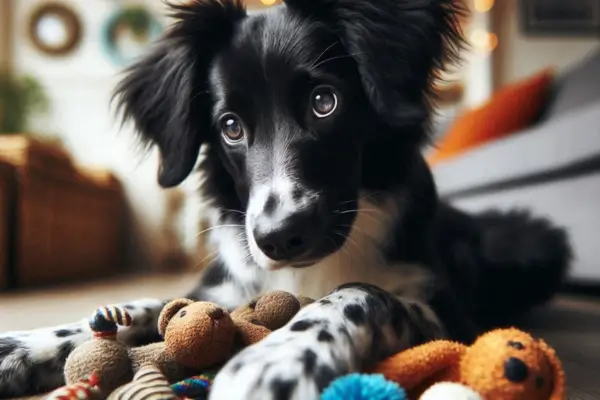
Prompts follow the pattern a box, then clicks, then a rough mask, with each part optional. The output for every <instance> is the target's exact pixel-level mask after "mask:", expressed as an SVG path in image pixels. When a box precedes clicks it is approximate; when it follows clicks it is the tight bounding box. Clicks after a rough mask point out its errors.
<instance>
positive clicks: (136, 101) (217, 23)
mask: <svg viewBox="0 0 600 400" xmlns="http://www.w3.org/2000/svg"><path fill="white" fill-rule="evenodd" d="M169 6H170V7H171V9H172V14H171V17H173V18H174V23H173V25H172V26H171V28H170V29H169V30H168V31H167V32H166V33H165V34H164V36H163V37H162V38H161V39H159V40H158V41H157V43H155V48H154V49H153V50H152V51H150V52H149V54H148V55H146V56H145V57H143V58H142V59H141V60H140V61H138V62H137V63H135V64H133V65H132V66H131V67H130V68H128V69H127V71H126V76H125V77H124V79H123V80H122V81H121V82H120V83H119V85H118V86H117V88H116V90H115V99H117V110H118V111H119V112H120V113H121V115H122V117H123V120H124V121H126V120H129V119H131V120H132V121H133V122H134V123H135V128H136V130H137V132H138V133H139V135H140V138H141V140H142V142H143V143H145V144H147V145H157V146H158V149H159V151H160V155H161V163H160V169H159V173H158V182H159V184H160V185H161V186H163V187H171V186H175V185H178V184H179V183H181V182H182V181H183V180H184V179H185V178H186V177H187V176H188V175H189V174H190V172H191V171H192V169H193V168H194V166H195V164H196V161H197V158H198V153H199V151H200V146H201V145H202V142H203V141H204V140H205V139H206V135H207V134H208V132H209V131H210V129H211V110H210V93H209V92H208V78H209V76H208V75H209V68H210V65H211V63H212V61H213V58H214V57H215V55H216V53H217V52H218V51H219V50H220V49H221V48H222V47H223V46H224V45H225V44H227V43H228V41H229V40H230V39H231V37H232V35H233V32H234V29H235V26H236V24H237V22H239V21H240V20H241V19H243V18H244V17H245V16H246V11H245V9H244V7H243V6H242V4H241V1H240V0H191V1H188V2H186V3H184V4H178V5H175V4H169Z"/></svg>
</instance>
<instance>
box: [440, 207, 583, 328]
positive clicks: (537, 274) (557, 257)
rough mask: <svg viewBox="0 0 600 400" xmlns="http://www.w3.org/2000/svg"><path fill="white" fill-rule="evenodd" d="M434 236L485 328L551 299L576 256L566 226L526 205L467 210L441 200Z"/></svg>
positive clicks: (453, 278)
mask: <svg viewBox="0 0 600 400" xmlns="http://www.w3.org/2000/svg"><path fill="white" fill-rule="evenodd" d="M436 241H437V243H436V244H437V249H438V251H439V255H440V256H441V260H440V261H441V262H442V263H443V264H444V265H445V268H446V269H447V271H448V273H449V276H448V278H449V279H450V281H451V283H452V284H453V286H454V287H455V288H456V289H457V290H458V291H459V296H460V297H462V300H463V302H464V303H465V305H466V307H467V309H468V310H469V311H470V312H471V314H472V315H473V316H474V317H475V322H476V323H478V325H480V326H481V327H483V328H490V327H493V326H500V325H506V324H512V323H513V322H514V321H515V318H517V317H518V316H519V315H520V314H523V313H525V312H527V311H529V310H530V309H531V308H533V307H534V306H537V305H540V304H543V303H545V302H547V301H548V300H550V299H551V298H552V296H553V295H554V294H555V293H556V292H557V291H558V290H559V289H560V288H561V285H562V283H563V282H564V279H565V277H566V274H567V272H568V269H569V265H570V263H571V259H572V251H571V245H570V243H569V239H568V235H567V233H566V232H565V230H564V229H561V228H559V227H556V226H554V225H553V224H552V223H551V222H550V221H549V220H547V219H545V218H538V217H533V216H531V215H530V214H529V212H527V211H522V210H515V211H509V212H505V213H503V212H499V211H487V212H483V213H480V214H475V215H469V214H467V213H464V212H462V211H460V210H457V209H455V208H452V207H450V206H448V205H443V206H442V207H441V209H440V214H439V225H438V229H437V235H436Z"/></svg>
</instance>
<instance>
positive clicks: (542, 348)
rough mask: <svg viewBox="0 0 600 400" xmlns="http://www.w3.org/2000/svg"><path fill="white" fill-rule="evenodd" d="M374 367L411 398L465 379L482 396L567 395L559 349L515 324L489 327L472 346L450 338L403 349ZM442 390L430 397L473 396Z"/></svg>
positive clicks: (521, 399) (548, 399) (511, 399)
mask: <svg viewBox="0 0 600 400" xmlns="http://www.w3.org/2000/svg"><path fill="white" fill-rule="evenodd" d="M369 372H373V373H381V374H383V375H384V376H385V377H386V378H387V379H389V380H392V381H394V382H397V383H398V384H399V385H400V386H402V387H403V388H404V389H405V390H406V391H407V393H408V398H409V399H411V400H412V399H415V400H416V399H419V398H420V396H421V394H424V392H425V391H426V390H427V389H429V388H431V387H432V386H433V385H434V384H436V383H440V382H454V383H460V384H463V385H465V386H466V387H468V388H470V389H471V390H472V391H474V392H475V393H477V394H479V395H480V396H481V398H483V399H492V400H562V399H564V398H565V376H564V372H563V369H562V366H561V363H560V361H559V359H558V357H557V356H556V353H555V352H554V350H553V349H552V348H550V347H549V346H548V345H547V344H546V343H545V342H544V341H542V340H536V339H534V338H533V337H531V335H529V334H527V333H525V332H523V331H521V330H518V329H515V328H510V329H498V330H494V331H491V332H488V333H486V334H484V335H482V336H480V337H479V338H478V339H477V340H476V341H475V343H473V345H471V346H469V347H467V346H465V345H462V344H459V343H454V342H451V341H443V340H440V341H432V342H429V343H426V344H423V345H421V346H417V347H413V348H411V349H408V350H405V351H403V352H400V353H398V354H396V355H394V356H392V357H390V358H388V359H387V360H384V361H383V362H381V363H379V364H378V365H376V367H375V368H374V369H373V370H372V371H369ZM452 387H453V388H454V389H456V387H455V386H452ZM442 389H443V387H442V388H440V387H438V388H436V389H435V391H433V390H432V391H430V392H429V393H428V394H427V395H428V396H429V399H438V398H443V399H447V400H453V399H454V398H456V399H469V398H470V397H464V396H463V397H460V396H458V397H452V396H451V393H452V391H451V390H449V393H448V394H447V395H446V396H443V395H441V394H440V391H441V390H442ZM454 389H452V390H454ZM436 393H437V397H434V395H436ZM463 394H464V393H463ZM440 396H441V397H440ZM471 397H472V396H471Z"/></svg>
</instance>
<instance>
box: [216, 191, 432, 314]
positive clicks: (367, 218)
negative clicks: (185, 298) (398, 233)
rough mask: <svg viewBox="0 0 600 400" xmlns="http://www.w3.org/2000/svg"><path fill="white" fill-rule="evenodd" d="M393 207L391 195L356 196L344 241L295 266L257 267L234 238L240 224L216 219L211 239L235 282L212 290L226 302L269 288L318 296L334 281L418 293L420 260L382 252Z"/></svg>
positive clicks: (424, 276) (424, 279) (422, 280)
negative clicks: (393, 258) (390, 257)
mask: <svg viewBox="0 0 600 400" xmlns="http://www.w3.org/2000/svg"><path fill="white" fill-rule="evenodd" d="M397 210H398V207H397V200H396V199H393V198H392V197H390V198H389V199H388V201H386V202H384V203H383V204H377V205H376V204H374V203H372V202H369V201H367V200H361V201H360V202H359V207H358V212H357V217H356V219H355V221H354V223H353V225H352V228H351V230H350V233H349V234H348V237H347V239H346V242H345V244H344V246H343V247H342V248H341V249H340V250H338V251H336V252H335V253H333V254H331V255H330V256H328V257H326V258H325V259H323V260H322V261H320V262H319V263H318V264H316V265H313V266H311V267H307V268H301V269H297V268H283V269H280V270H277V271H267V270H264V269H261V268H260V267H258V266H257V265H256V264H255V263H254V262H253V261H252V259H251V256H250V253H249V251H248V249H247V246H245V245H244V243H243V241H242V240H240V238H241V235H243V234H244V233H243V232H244V229H243V227H241V226H231V225H227V224H225V225H221V227H219V228H217V229H214V230H212V232H211V242H212V243H213V244H214V245H215V246H216V247H217V251H218V253H219V255H220V258H221V259H222V260H223V261H224V262H225V264H226V266H227V268H228V270H229V272H230V274H231V276H232V277H233V278H234V279H235V281H236V282H237V283H238V284H239V285H240V286H241V287H240V286H237V287H235V286H234V285H232V284H230V285H224V286H223V287H222V288H220V289H217V288H215V289H217V291H218V292H219V294H216V293H215V297H220V298H219V299H217V300H220V301H224V302H226V303H228V304H229V303H230V299H229V297H231V296H233V295H234V293H235V295H236V296H241V297H244V299H242V300H243V301H246V300H247V299H248V298H249V297H253V296H254V295H257V294H260V293H264V292H267V291H270V290H286V291H289V292H291V293H294V294H301V295H304V296H309V297H312V298H321V297H323V296H325V295H327V294H328V293H329V292H331V291H332V290H333V289H334V288H336V287H337V286H339V285H342V284H345V283H351V282H361V283H370V284H373V285H377V286H379V287H381V288H383V289H385V290H388V291H390V292H393V293H402V294H403V295H405V296H408V297H416V298H418V297H421V296H422V295H423V294H424V288H425V287H426V285H427V283H428V282H429V281H430V280H429V278H430V275H429V273H428V272H427V270H426V269H425V268H424V266H419V265H410V264H395V265H390V264H389V262H388V261H387V260H385V258H384V256H383V254H382V250H383V249H384V248H385V245H386V243H387V241H388V240H390V232H391V230H392V228H393V226H394V224H395V223H396V222H397V220H398V218H399V217H400V216H399V215H398V211H397ZM215 211H217V210H215ZM214 215H215V217H216V216H218V215H220V213H219V212H215V213H214ZM214 224H215V225H216V224H217V222H216V221H215V222H214ZM229 286H231V287H229ZM221 297H222V298H221ZM226 298H227V299H226ZM236 300H237V299H236ZM231 301H233V299H231Z"/></svg>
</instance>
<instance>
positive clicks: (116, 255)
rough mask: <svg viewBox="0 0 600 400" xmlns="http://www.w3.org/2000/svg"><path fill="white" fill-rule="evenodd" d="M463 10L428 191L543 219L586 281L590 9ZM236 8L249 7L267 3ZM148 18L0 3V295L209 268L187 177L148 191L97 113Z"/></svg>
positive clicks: (595, 13) (590, 267) (139, 5)
mask: <svg viewBox="0 0 600 400" xmlns="http://www.w3.org/2000/svg"><path fill="white" fill-rule="evenodd" d="M457 1H460V0H457ZM463 1H464V2H465V5H466V6H467V7H468V8H469V9H470V10H471V14H470V15H469V16H468V17H465V18H464V20H463V21H462V24H463V29H464V32H465V35H466V38H467V40H468V42H469V47H468V48H467V49H466V50H465V51H464V54H463V60H464V61H463V63H462V64H461V65H460V66H457V67H456V68H454V70H453V71H452V72H451V73H448V74H446V75H445V76H443V79H441V80H440V81H439V82H437V83H436V85H437V92H438V95H439V102H438V106H439V109H438V113H437V114H436V116H435V121H434V126H433V131H434V135H435V136H436V140H437V147H435V148H431V149H425V150H424V151H425V152H426V154H427V159H428V162H429V163H430V164H431V166H432V168H433V171H434V173H435V175H436V179H437V182H438V185H439V190H440V193H441V194H442V196H444V197H446V198H448V199H450V200H451V201H453V202H455V203H456V204H457V205H459V206H461V207H463V208H465V209H468V210H472V211H479V210H482V209H485V208H488V207H500V208H512V207H521V206H522V207H530V208H532V209H533V210H534V211H535V212H536V213H538V214H542V215H548V216H550V217H551V218H552V219H553V220H555V221H556V222H557V223H558V224H560V225H565V226H567V227H568V229H569V231H570V233H571V235H572V237H573V241H574V246H575V249H576V256H577V259H576V263H575V268H574V270H573V272H572V281H573V282H574V283H578V284H584V285H592V284H596V283H599V282H600V268H599V267H598V263H597V262H596V255H595V252H594V251H595V249H596V246H597V243H598V242H597V236H596V234H595V230H596V229H597V227H598V226H599V225H600V210H599V209H598V204H599V199H600V173H599V171H600V166H599V164H600V123H599V122H600V80H599V78H598V77H599V75H600V1H598V0H571V1H569V2H566V1H561V0H496V1H494V0H463ZM246 3H247V6H248V8H249V9H250V10H258V9H261V8H265V7H270V6H273V5H277V4H279V0H248V1H246ZM164 7H165V6H164V4H163V2H162V1H160V0H85V1H82V0H52V1H48V0H0V71H1V72H0V288H2V289H3V290H5V291H6V290H9V292H8V293H9V294H6V296H9V295H10V296H14V294H10V293H14V289H18V290H28V291H30V292H28V293H37V292H35V291H34V289H35V290H37V289H39V288H44V287H48V286H52V285H65V284H71V283H86V282H93V281H96V280H102V279H105V278H110V277H114V276H118V275H122V274H127V276H130V275H131V274H134V275H135V274H137V273H141V272H145V273H146V274H145V276H151V275H148V274H147V272H152V273H155V274H163V273H166V272H167V271H171V272H172V271H180V270H182V269H184V268H186V267H189V266H190V265H191V266H198V265H200V264H202V263H203V260H206V259H207V257H209V256H210V253H209V251H208V250H207V249H206V248H205V247H204V246H203V241H202V236H198V232H199V231H200V230H201V228H202V218H201V215H202V210H201V206H200V205H199V204H198V201H197V199H195V198H194V193H195V191H196V188H197V181H195V180H194V179H189V180H188V182H186V183H185V184H184V185H183V187H181V188H178V189H174V190H167V191H165V190H161V189H160V188H159V187H158V185H157V183H156V170H157V157H156V154H155V153H150V154H149V155H144V153H143V152H142V151H141V150H143V149H139V148H137V147H136V145H135V142H134V140H133V134H132V131H131V127H129V126H124V127H120V126H119V124H118V123H117V121H116V118H115V115H114V113H113V110H112V109H111V107H110V96H111V91H112V89H113V87H114V85H115V83H116V82H117V81H118V79H119V76H120V71H122V70H123V68H124V67H126V66H127V65H128V64H129V63H131V62H132V60H134V59H135V58H136V57H137V56H139V55H140V54H142V53H143V52H144V51H146V50H147V48H148V45H149V43H150V42H151V41H152V40H153V39H154V38H156V37H157V36H158V35H160V34H161V33H162V32H163V30H164V29H165V28H166V27H167V26H168V24H169V22H170V21H169V20H168V19H167V18H166V17H165V16H164V15H165V8H164ZM574 135H577V137H574ZM160 276H161V278H160V280H159V282H161V285H160V286H161V287H164V285H165V282H166V279H167V278H165V277H164V276H163V275H160ZM177 276H179V277H181V274H178V275H177ZM76 287H78V286H76ZM11 290H12V291H11ZM72 290H75V289H72ZM72 290H71V289H70V291H65V290H62V291H61V292H60V293H64V292H69V293H71V292H72ZM147 291H148V292H151V293H152V294H151V295H152V296H159V295H160V293H159V294H156V293H155V292H154V289H152V290H151V289H148V290H147ZM73 293H75V292H73ZM123 293H124V295H125V294H127V295H130V294H131V291H130V290H126V289H123ZM88 298H90V299H91V298H93V297H90V296H88ZM6 304H7V303H4V304H3V300H2V298H0V307H3V306H4V305H6ZM1 329H2V326H0V330H1Z"/></svg>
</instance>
